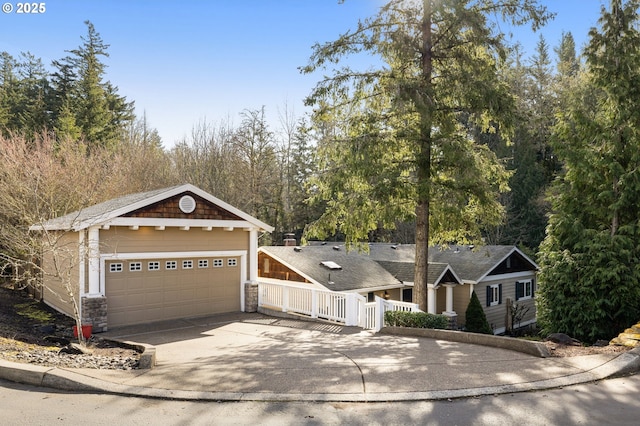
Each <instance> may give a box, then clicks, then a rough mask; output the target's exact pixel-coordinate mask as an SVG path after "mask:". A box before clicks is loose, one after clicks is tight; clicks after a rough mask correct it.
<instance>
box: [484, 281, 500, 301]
mask: <svg viewBox="0 0 640 426" xmlns="http://www.w3.org/2000/svg"><path fill="white" fill-rule="evenodd" d="M501 303H502V284H494V285H490V286H487V306H496V305H500V304H501Z"/></svg>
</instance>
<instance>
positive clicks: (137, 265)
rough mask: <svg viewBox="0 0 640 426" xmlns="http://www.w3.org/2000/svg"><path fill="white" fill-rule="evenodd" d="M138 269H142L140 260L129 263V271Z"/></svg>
mask: <svg viewBox="0 0 640 426" xmlns="http://www.w3.org/2000/svg"><path fill="white" fill-rule="evenodd" d="M138 271H142V262H131V263H129V272H138Z"/></svg>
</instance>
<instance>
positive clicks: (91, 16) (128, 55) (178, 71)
mask: <svg viewBox="0 0 640 426" xmlns="http://www.w3.org/2000/svg"><path fill="white" fill-rule="evenodd" d="M0 3H3V4H4V3H10V4H11V5H12V6H13V9H14V11H13V12H12V13H0V51H7V52H9V53H10V54H11V55H13V56H14V57H17V56H18V55H19V53H20V52H25V51H29V52H31V53H32V54H34V55H35V56H37V57H40V58H41V59H42V60H43V62H44V63H45V65H47V66H49V65H50V63H51V61H52V60H54V59H60V58H62V57H64V56H65V55H66V53H65V50H71V49H75V48H76V47H78V46H79V45H80V44H81V39H80V37H81V36H84V35H86V26H85V24H84V21H85V20H90V21H91V22H92V23H93V24H94V26H95V28H96V30H97V31H98V32H99V33H100V35H101V36H102V39H103V40H104V42H105V43H107V44H108V45H110V47H109V50H108V52H109V54H110V57H109V58H104V62H105V63H106V64H107V66H108V68H107V75H106V79H107V80H110V81H111V82H112V83H113V84H115V85H116V86H118V88H119V93H120V94H121V95H124V96H126V97H127V99H128V100H133V101H135V105H136V113H137V114H138V115H139V116H141V115H142V114H143V113H144V112H146V115H147V121H148V123H149V125H150V126H151V127H154V128H156V129H158V132H159V133H160V136H161V137H162V140H163V142H164V145H165V147H168V148H169V147H171V146H172V145H173V144H174V143H175V142H176V141H178V140H181V139H182V138H183V137H185V136H188V135H189V133H190V131H191V129H192V128H193V126H194V125H195V124H196V123H198V122H201V121H203V120H206V121H207V122H209V123H214V124H216V123H220V122H221V121H223V120H229V121H231V122H232V123H235V124H238V123H239V121H240V117H239V113H240V112H241V111H242V110H244V109H258V108H260V107H262V106H265V107H266V111H267V116H268V118H269V121H270V124H271V126H272V129H273V130H275V127H277V126H278V112H279V111H283V110H284V108H285V105H287V107H288V109H289V110H293V111H294V113H295V114H296V115H297V116H302V114H303V113H304V112H305V107H304V106H303V99H304V97H305V96H306V95H308V94H309V92H310V91H311V89H312V88H313V86H314V85H315V83H316V82H317V81H318V80H319V79H320V78H321V75H320V74H317V75H301V74H300V73H299V72H298V67H300V66H303V65H305V64H306V63H307V60H308V58H309V55H310V54H311V46H312V45H313V44H314V43H315V42H325V41H331V40H334V39H335V38H336V37H337V36H338V35H339V34H341V33H343V32H345V31H347V30H349V29H353V28H355V26H356V24H357V22H358V20H359V19H362V18H365V17H367V16H371V15H373V14H375V12H376V10H377V9H378V7H379V6H380V5H381V4H382V3H383V0H346V1H345V2H344V3H343V4H339V2H338V0H215V1H204V0H202V1H197V0H171V1H169V0H153V1H149V0H48V1H44V2H43V3H44V4H45V8H46V10H45V12H44V13H42V14H17V13H16V11H15V9H16V7H17V3H18V2H17V1H12V0H11V1H6V0H0ZM542 3H544V4H547V6H548V7H549V9H550V10H551V11H553V12H556V13H557V17H556V19H555V20H554V21H552V22H551V23H549V24H548V25H547V26H546V27H544V28H543V29H542V30H541V31H540V33H542V34H543V35H544V37H545V38H546V40H547V42H548V44H549V45H550V46H552V47H554V46H556V45H557V44H558V42H559V40H560V35H561V33H562V31H565V32H566V31H571V33H572V34H573V36H574V38H575V40H576V44H577V46H578V47H580V46H582V45H583V44H584V43H586V42H587V33H588V31H589V28H591V27H593V26H595V25H596V24H597V20H598V17H599V14H600V7H601V5H603V4H605V5H608V0H542ZM538 37H539V35H538V34H534V33H532V32H531V31H530V29H529V28H519V29H517V33H515V34H514V39H515V40H518V41H519V42H520V43H521V44H522V45H523V47H524V49H525V52H527V53H530V52H532V51H533V49H534V47H535V44H536V42H537V40H538Z"/></svg>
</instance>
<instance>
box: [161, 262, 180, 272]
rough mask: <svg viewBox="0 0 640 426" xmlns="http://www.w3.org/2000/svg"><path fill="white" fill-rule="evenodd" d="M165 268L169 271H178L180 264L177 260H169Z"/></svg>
mask: <svg viewBox="0 0 640 426" xmlns="http://www.w3.org/2000/svg"><path fill="white" fill-rule="evenodd" d="M164 266H165V268H166V269H167V270H175V269H178V262H177V261H175V260H167V262H166V263H165V265H164Z"/></svg>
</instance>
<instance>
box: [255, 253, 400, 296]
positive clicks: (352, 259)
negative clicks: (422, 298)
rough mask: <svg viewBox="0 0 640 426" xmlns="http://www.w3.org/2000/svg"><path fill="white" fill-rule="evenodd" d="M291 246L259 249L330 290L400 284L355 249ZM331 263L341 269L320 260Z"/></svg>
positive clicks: (388, 286) (387, 272) (378, 265)
mask: <svg viewBox="0 0 640 426" xmlns="http://www.w3.org/2000/svg"><path fill="white" fill-rule="evenodd" d="M334 246H336V245H335V244H331V245H325V246H322V245H318V246H304V247H300V248H299V249H298V250H294V247H283V246H269V247H261V248H260V250H262V251H264V252H265V253H267V254H268V255H270V256H272V257H274V258H275V259H276V260H280V261H282V262H284V263H285V264H287V265H289V266H290V267H292V268H294V269H295V270H297V271H299V272H302V273H303V274H304V275H306V276H308V277H310V278H311V279H313V280H314V281H316V282H318V283H320V284H322V285H323V286H325V287H327V288H328V289H330V290H333V291H349V290H359V289H365V288H380V287H387V288H393V287H400V286H401V285H402V283H401V282H400V280H399V279H397V278H396V277H394V276H393V275H392V274H391V273H390V272H389V271H387V270H386V269H385V268H383V267H382V266H381V265H380V264H378V263H377V262H375V261H374V260H373V259H372V258H371V257H370V256H368V255H367V254H365V253H359V252H358V251H349V252H347V251H346V249H345V247H344V246H343V245H340V246H338V247H339V249H338V250H335V249H334V248H333V247H334ZM327 261H331V262H335V263H337V264H338V265H340V266H341V267H342V269H339V270H338V269H329V268H327V267H325V266H323V265H322V264H321V263H322V262H327Z"/></svg>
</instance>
